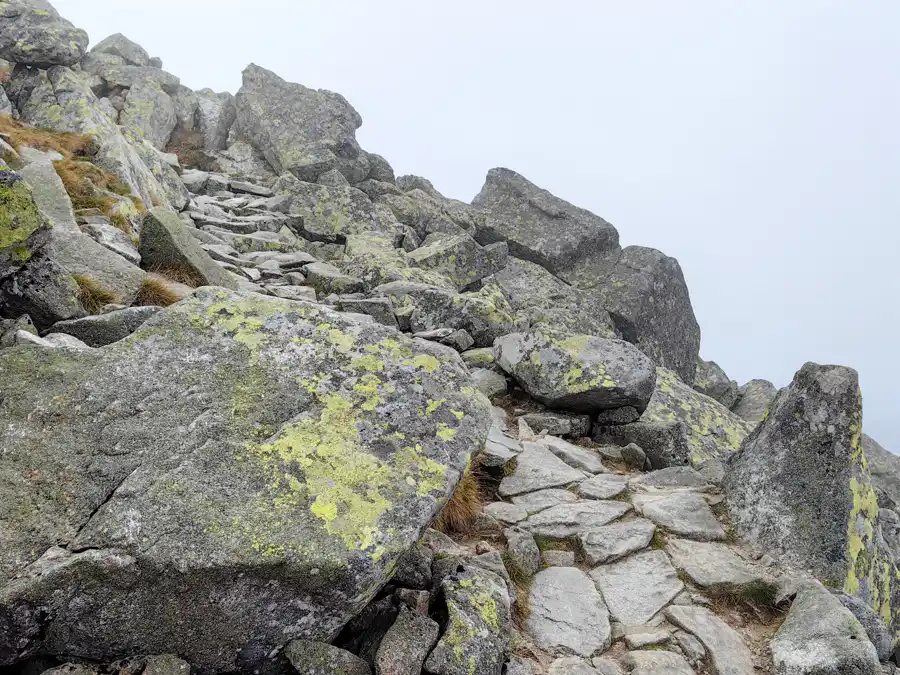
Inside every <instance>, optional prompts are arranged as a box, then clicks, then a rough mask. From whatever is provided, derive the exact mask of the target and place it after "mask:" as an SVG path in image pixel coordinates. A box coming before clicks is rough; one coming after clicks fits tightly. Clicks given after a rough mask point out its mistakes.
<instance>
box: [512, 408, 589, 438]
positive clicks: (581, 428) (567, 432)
mask: <svg viewBox="0 0 900 675" xmlns="http://www.w3.org/2000/svg"><path fill="white" fill-rule="evenodd" d="M523 417H524V418H525V421H526V422H528V425H529V426H530V427H531V428H533V429H541V430H544V429H546V431H547V433H548V434H550V435H551V436H570V437H572V438H582V437H583V436H588V435H590V433H591V418H590V416H589V415H568V414H565V413H558V412H541V413H528V414H527V415H523Z"/></svg>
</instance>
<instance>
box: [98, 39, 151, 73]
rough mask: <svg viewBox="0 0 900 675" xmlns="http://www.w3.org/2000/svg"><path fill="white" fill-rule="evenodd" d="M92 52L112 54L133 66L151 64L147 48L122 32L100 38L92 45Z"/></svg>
mask: <svg viewBox="0 0 900 675" xmlns="http://www.w3.org/2000/svg"><path fill="white" fill-rule="evenodd" d="M91 54H112V55H114V56H118V57H119V58H121V59H122V60H123V61H124V62H125V63H127V64H128V65H131V66H149V65H150V54H148V53H147V50H146V49H144V48H143V47H141V46H140V45H139V44H138V43H136V42H134V41H132V40H129V39H128V38H127V37H125V36H124V35H122V34H121V33H114V34H113V35H110V36H109V37H106V38H104V39H102V40H100V42H98V43H97V44H95V45H94V46H93V47H91Z"/></svg>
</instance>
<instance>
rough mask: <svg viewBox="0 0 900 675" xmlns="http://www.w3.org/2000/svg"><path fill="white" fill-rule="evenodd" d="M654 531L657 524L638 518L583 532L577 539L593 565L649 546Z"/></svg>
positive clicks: (588, 560) (585, 555) (588, 562)
mask: <svg viewBox="0 0 900 675" xmlns="http://www.w3.org/2000/svg"><path fill="white" fill-rule="evenodd" d="M654 532H656V525H654V524H653V523H651V522H650V521H649V520H645V519H644V518H636V519H635V520H629V521H627V522H624V523H613V524H612V525H607V526H605V527H598V528H594V529H592V530H589V531H587V532H582V533H581V534H580V535H578V539H577V540H576V541H577V546H578V549H579V551H580V552H581V555H582V557H583V558H584V560H585V562H587V564H588V565H590V566H591V567H593V566H595V565H602V564H604V563H611V562H615V561H616V560H619V559H620V558H624V557H625V556H627V555H630V554H631V553H634V552H635V551H640V550H641V549H644V548H647V546H649V545H650V541H651V540H652V539H653V533H654Z"/></svg>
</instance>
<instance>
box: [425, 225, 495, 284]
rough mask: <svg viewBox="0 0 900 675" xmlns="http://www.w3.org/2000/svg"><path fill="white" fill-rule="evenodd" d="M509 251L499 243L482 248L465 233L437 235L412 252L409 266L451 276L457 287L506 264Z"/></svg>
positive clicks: (472, 281)
mask: <svg viewBox="0 0 900 675" xmlns="http://www.w3.org/2000/svg"><path fill="white" fill-rule="evenodd" d="M507 256H508V251H507V249H506V245H505V244H504V243H502V242H498V243H496V244H491V245H490V246H486V247H481V246H479V245H478V243H477V242H476V241H475V240H474V239H472V237H470V236H469V235H468V234H466V233H462V234H459V235H457V236H455V237H450V236H447V237H438V238H437V239H436V240H435V241H434V242H432V243H430V244H427V245H425V246H422V247H420V248H417V249H416V250H414V251H412V252H411V253H410V254H409V256H408V259H409V261H410V263H411V264H412V265H415V266H416V267H422V268H424V269H430V270H436V271H438V272H440V273H441V274H443V275H444V276H446V277H447V278H448V279H451V280H452V281H453V283H454V284H456V287H457V288H458V289H459V290H462V289H463V288H465V287H466V286H469V285H471V284H473V283H475V282H476V281H480V280H481V279H484V278H485V277H487V276H490V275H492V274H494V273H495V272H498V271H499V270H502V269H503V268H504V267H506V259H507Z"/></svg>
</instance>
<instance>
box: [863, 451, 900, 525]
mask: <svg viewBox="0 0 900 675" xmlns="http://www.w3.org/2000/svg"><path fill="white" fill-rule="evenodd" d="M862 446H863V453H864V454H865V455H866V461H867V462H868V465H869V475H870V476H871V477H872V485H874V486H875V488H876V489H878V490H881V491H882V492H884V494H885V495H887V497H888V498H889V499H890V500H891V501H892V502H893V503H894V504H898V505H900V457H898V456H897V455H895V454H894V453H892V452H890V451H889V450H887V449H886V448H884V447H882V446H881V445H879V444H878V443H877V442H876V441H875V439H874V438H872V437H871V436H869V435H868V434H863V435H862ZM891 508H894V507H891Z"/></svg>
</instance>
